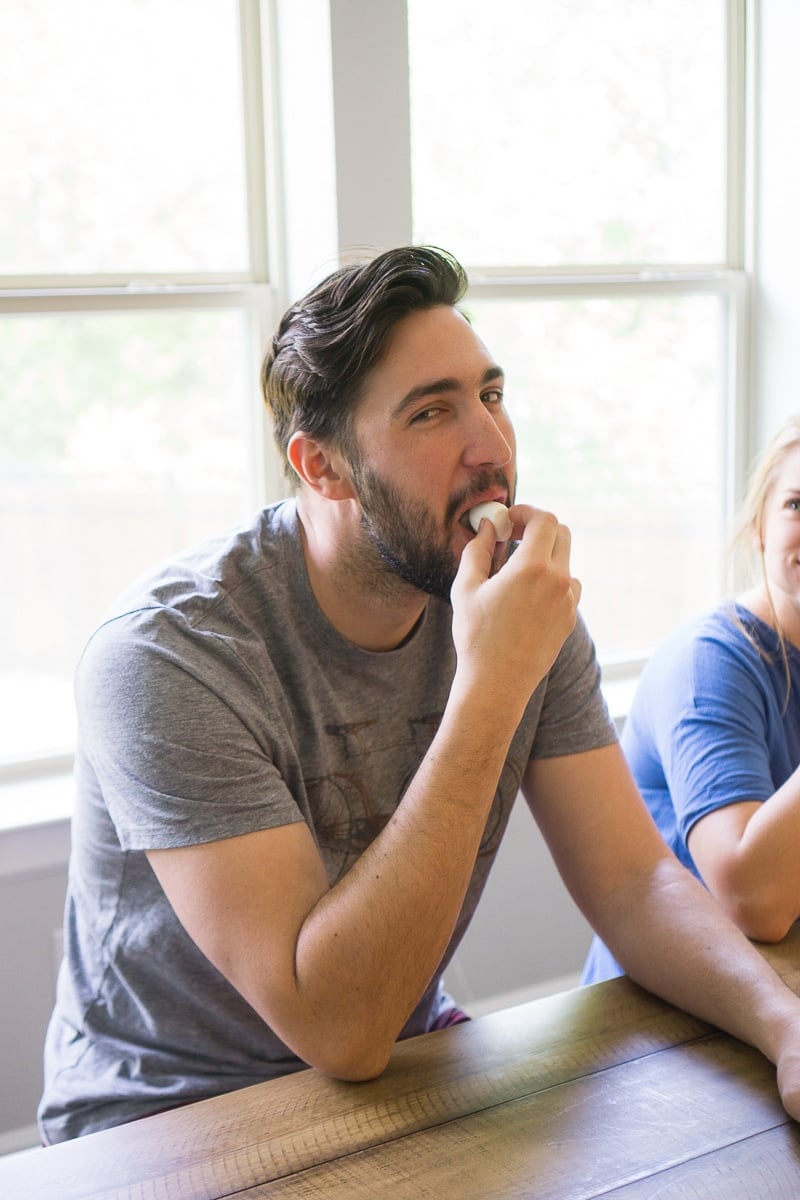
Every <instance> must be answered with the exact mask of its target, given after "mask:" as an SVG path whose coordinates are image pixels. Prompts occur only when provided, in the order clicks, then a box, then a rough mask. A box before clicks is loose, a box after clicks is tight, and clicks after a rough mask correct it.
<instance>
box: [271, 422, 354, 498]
mask: <svg viewBox="0 0 800 1200" xmlns="http://www.w3.org/2000/svg"><path fill="white" fill-rule="evenodd" d="M286 454H287V457H288V459H289V462H290V463H291V465H292V469H293V470H294V471H295V473H296V475H297V477H298V479H299V480H300V481H301V483H304V484H306V486H307V487H309V488H311V489H312V490H313V491H315V492H317V494H318V495H320V496H324V497H325V499H326V500H351V499H352V498H353V496H354V495H355V493H354V491H353V485H352V483H351V481H350V472H349V470H348V469H347V464H346V462H345V459H344V458H343V456H342V455H341V454H340V453H339V452H338V451H337V450H335V449H333V448H332V447H331V446H330V445H328V443H326V442H318V441H316V440H315V439H314V438H312V437H309V436H308V434H307V433H304V432H303V431H302V429H301V430H299V431H298V432H297V433H293V434H292V436H291V438H290V439H289V445H288V446H287V447H286Z"/></svg>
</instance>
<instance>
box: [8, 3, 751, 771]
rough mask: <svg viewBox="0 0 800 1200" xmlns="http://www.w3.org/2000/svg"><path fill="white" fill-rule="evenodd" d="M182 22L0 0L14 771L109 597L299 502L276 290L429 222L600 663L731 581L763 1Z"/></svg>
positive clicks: (638, 650)
mask: <svg viewBox="0 0 800 1200" xmlns="http://www.w3.org/2000/svg"><path fill="white" fill-rule="evenodd" d="M189 7H190V9H191V16H190V17H189V18H187V5H186V3H185V0H115V2H114V4H107V3H104V0H74V2H73V3H70V4H69V5H64V4H63V3H61V0H37V2H36V3H35V4H31V3H29V0H5V2H4V3H3V4H2V5H0V101H2V103H3V111H4V114H5V115H4V120H3V122H2V126H1V127H0V152H1V153H2V156H3V161H4V163H5V164H6V170H5V172H4V174H3V180H2V183H0V357H2V361H3V364H4V398H3V405H2V409H1V410H0V554H2V556H3V558H2V561H3V562H4V563H5V564H10V567H8V566H7V572H6V578H7V579H10V580H11V581H12V584H11V586H9V585H8V584H7V586H6V587H5V588H4V589H3V591H2V594H1V595H0V613H1V614H2V619H3V628H4V631H6V637H5V638H4V643H3V649H2V652H0V775H2V764H3V763H6V764H10V763H12V762H19V761H22V760H28V761H31V760H40V759H42V758H47V757H48V756H57V755H59V754H61V753H62V752H64V753H66V752H69V750H70V747H71V742H72V738H73V728H72V724H73V717H72V701H71V678H72V673H73V669H74V664H75V661H76V659H77V656H78V654H79V652H80V648H81V646H82V644H83V641H84V640H85V637H86V635H87V634H88V632H89V631H90V630H91V629H92V628H93V627H94V625H95V624H96V623H97V621H98V620H99V619H100V618H101V615H102V613H103V611H104V609H105V607H106V606H107V604H108V603H109V602H110V601H111V599H112V598H113V596H114V595H115V594H116V593H117V592H118V591H119V590H120V589H121V588H123V587H124V586H125V585H127V583H128V582H129V581H130V580H131V578H132V577H133V576H134V575H135V574H136V573H137V572H138V571H140V570H145V569H147V568H148V567H149V566H150V565H151V564H152V563H153V562H155V561H156V560H158V559H159V558H163V557H166V556H167V555H169V554H172V553H173V552H175V550H177V549H178V548H180V547H182V546H184V545H187V544H189V543H191V542H193V541H195V540H198V539H200V538H203V537H205V536H206V535H207V534H208V533H209V532H211V531H216V530H218V529H221V528H223V527H225V526H226V525H229V524H232V523H233V522H235V521H237V520H239V519H240V518H241V517H243V516H246V515H247V514H248V513H249V512H250V511H251V510H252V509H253V508H254V507H255V506H257V505H258V504H261V503H264V502H266V501H269V500H271V499H273V498H275V497H277V496H278V495H279V494H280V492H281V490H282V483H281V480H280V470H279V468H278V465H277V463H276V461H275V457H274V452H273V450H272V443H271V437H270V434H269V431H268V430H266V429H265V428H264V427H263V426H262V422H261V405H260V401H259V397H258V393H257V378H258V365H259V360H260V357H261V351H262V347H263V346H264V344H265V342H266V339H267V336H268V333H269V332H270V331H271V328H272V325H273V323H274V319H275V316H276V315H277V313H278V312H279V311H280V310H281V309H282V308H283V305H284V303H285V302H286V301H287V300H288V299H289V298H290V297H293V296H294V295H296V294H298V293H299V292H301V291H304V290H305V289H306V288H307V287H308V286H310V285H311V284H312V283H313V282H314V281H315V280H316V279H318V278H319V277H321V276H322V275H323V274H325V273H327V272H328V271H329V270H330V269H331V268H332V267H333V266H334V265H335V264H336V262H337V258H338V256H339V255H341V256H342V257H345V258H346V257H348V256H349V254H350V253H351V251H355V252H357V253H359V254H360V253H362V251H363V250H364V248H365V247H375V248H380V247H383V246H387V245H393V244H400V243H403V242H407V241H409V240H411V239H412V238H413V239H414V240H417V241H431V242H436V243H439V244H442V245H444V246H446V247H447V248H448V249H450V250H452V251H453V252H454V253H456V254H457V256H458V257H459V258H460V259H461V261H462V262H463V263H464V265H465V266H466V267H467V269H468V272H469V275H470V291H469V295H468V297H467V301H466V308H467V309H468V311H469V313H470V315H471V316H472V318H473V319H474V321H475V324H476V328H477V329H478V331H479V333H480V334H481V335H482V336H483V337H484V338H485V340H486V342H487V344H488V345H489V346H490V348H491V350H492V352H493V353H494V354H495V355H496V356H497V357H498V358H499V359H500V361H501V362H502V363H503V365H504V366H505V367H506V370H507V373H508V380H509V383H508V401H509V405H510V409H511V412H512V415H513V417H514V420H515V424H516V428H517V434H518V441H519V464H520V487H519V495H520V498H525V499H527V500H530V501H531V502H532V503H535V504H539V505H543V506H547V507H550V508H552V509H553V510H554V511H556V512H557V513H558V514H559V516H560V517H561V518H562V519H563V520H565V521H566V522H567V523H568V524H569V525H570V527H571V529H572V533H573V561H574V569H575V572H576V574H578V575H579V577H580V578H581V580H582V582H583V586H584V591H583V599H582V602H581V604H582V609H583V611H584V613H585V615H586V618H587V621H588V623H589V626H590V628H591V630H592V632H593V634H594V636H595V639H596V641H597V644H598V650H599V653H600V656H601V659H602V660H603V662H604V665H605V666H606V669H607V677H608V675H609V673H610V667H609V664H612V665H613V664H614V663H621V664H625V663H627V664H631V663H635V662H636V661H638V660H641V659H642V658H643V657H644V656H645V655H646V654H647V653H649V651H650V649H651V648H652V647H653V645H654V644H655V643H656V642H657V641H658V640H659V639H660V638H661V637H662V636H663V635H664V634H665V633H666V632H667V631H668V630H669V629H671V628H672V627H673V626H674V625H675V624H676V623H677V622H678V621H679V620H681V619H682V618H683V617H684V616H688V615H689V614H691V613H693V612H695V611H697V610H698V609H700V608H702V607H703V606H705V605H709V604H712V603H713V602H714V601H715V600H716V599H717V598H718V596H719V594H720V591H721V588H722V579H723V553H722V549H721V547H722V546H723V545H724V536H725V530H726V526H727V522H728V519H729V504H730V499H731V497H732V496H733V495H734V494H736V491H737V489H738V487H739V485H740V476H741V474H742V463H743V461H744V459H745V455H744V452H743V451H744V448H745V439H744V437H743V429H744V427H745V418H746V395H745V383H746V374H747V373H746V369H745V368H746V346H747V324H746V321H747V280H746V275H745V272H744V269H743V267H744V232H743V230H744V219H743V212H744V205H743V193H744V184H743V176H744V171H743V161H744V115H743V114H744V75H745V72H744V25H745V12H744V7H745V6H744V0H652V2H650V3H648V4H641V3H637V2H636V0H535V2H534V3H531V2H530V0H494V2H493V3H492V4H491V5H487V4H485V3H479V2H478V0H436V2H435V3H430V2H428V0H381V2H380V3H379V4H368V3H364V2H363V0H194V2H193V3H192V4H191V6H189ZM278 117H279V118H280V119H278ZM268 249H269V251H270V253H269V254H268ZM9 769H10V768H9Z"/></svg>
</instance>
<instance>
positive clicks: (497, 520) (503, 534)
mask: <svg viewBox="0 0 800 1200" xmlns="http://www.w3.org/2000/svg"><path fill="white" fill-rule="evenodd" d="M484 517H486V518H487V519H488V520H489V521H491V522H492V524H493V525H494V528H495V532H496V534H497V540H498V542H507V541H508V539H509V538H510V537H511V529H512V526H511V518H510V517H509V515H508V509H507V508H506V506H505V504H500V503H499V502H498V501H497V500H487V501H486V503H485V504H476V505H475V507H474V508H471V509H470V510H469V523H470V525H471V526H472V528H473V529H474V530H475V532H476V533H477V532H478V530H479V529H480V527H481V521H482V520H483V518H484Z"/></svg>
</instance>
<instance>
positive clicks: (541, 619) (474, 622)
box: [451, 504, 581, 720]
mask: <svg viewBox="0 0 800 1200" xmlns="http://www.w3.org/2000/svg"><path fill="white" fill-rule="evenodd" d="M509 515H510V517H511V519H512V521H513V524H514V530H513V536H514V537H515V538H517V539H519V544H518V545H517V547H516V549H515V551H514V553H513V554H511V556H510V557H509V559H508V560H507V562H505V563H504V564H503V566H502V567H501V568H500V570H499V571H497V572H496V574H492V565H493V564H492V554H493V551H494V548H495V541H496V535H495V530H494V527H493V526H492V523H491V522H490V521H486V520H484V521H483V522H482V524H481V527H480V529H479V531H478V533H477V535H476V536H475V537H474V538H473V540H472V541H471V542H470V543H469V545H467V547H466V548H465V550H464V552H463V555H462V558H461V564H460V566H459V570H458V574H457V576H456V579H455V582H454V584H453V590H452V594H451V597H452V603H453V639H454V641H455V646H456V653H457V656H458V677H459V678H460V679H461V680H464V681H467V683H468V685H471V686H479V687H484V688H486V689H487V692H488V694H492V695H495V696H498V695H500V696H502V699H503V706H504V708H505V709H506V711H508V712H510V713H511V714H513V715H514V716H515V717H516V719H517V720H519V717H520V716H521V714H522V710H523V709H524V707H525V704H527V702H528V700H529V699H530V696H531V694H532V692H533V691H534V689H535V688H536V686H537V684H538V683H539V682H540V681H541V680H542V679H543V678H544V676H545V675H546V674H547V672H548V671H549V670H550V668H551V666H552V665H553V663H554V661H555V659H556V656H557V654H558V652H559V650H560V649H561V647H562V646H563V644H564V642H565V640H566V638H567V637H568V636H569V634H570V633H571V631H572V629H573V628H574V626H575V619H576V612H577V607H578V602H579V600H580V595H581V585H580V583H579V581H578V580H577V579H575V578H574V577H573V576H572V575H571V574H570V564H569V555H570V544H571V538H570V532H569V530H568V529H567V527H566V526H565V525H561V524H560V523H559V522H558V520H557V519H556V518H555V517H554V516H553V514H552V513H549V512H544V511H542V510H541V509H536V508H532V507H530V506H529V505H525V504H515V505H513V506H512V507H511V508H510V509H509Z"/></svg>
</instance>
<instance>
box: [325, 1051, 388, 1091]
mask: <svg viewBox="0 0 800 1200" xmlns="http://www.w3.org/2000/svg"><path fill="white" fill-rule="evenodd" d="M391 1052H392V1047H389V1048H388V1049H386V1048H379V1047H375V1046H362V1047H357V1046H351V1047H348V1048H342V1047H337V1049H336V1051H331V1050H329V1049H326V1048H322V1049H321V1050H320V1051H319V1052H318V1053H313V1054H311V1055H310V1056H309V1058H307V1059H306V1061H307V1062H308V1063H309V1065H310V1066H312V1067H315V1068H316V1070H318V1071H320V1072H321V1073H322V1074H323V1075H328V1076H330V1077H331V1079H340V1080H342V1082H343V1083H367V1082H368V1081H369V1080H370V1079H377V1078H378V1076H379V1075H382V1074H383V1072H384V1071H385V1070H386V1068H387V1066H388V1065H389V1060H390V1058H391Z"/></svg>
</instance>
